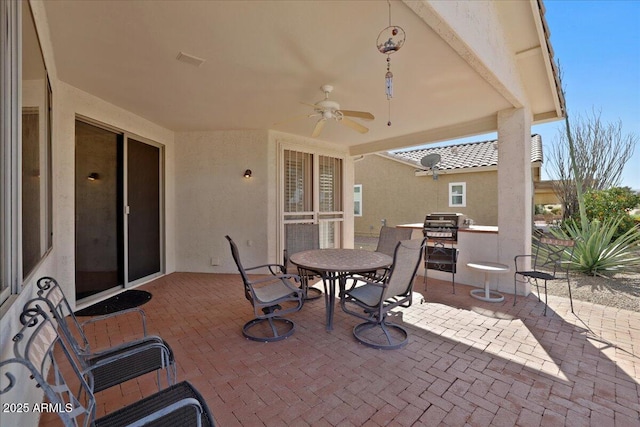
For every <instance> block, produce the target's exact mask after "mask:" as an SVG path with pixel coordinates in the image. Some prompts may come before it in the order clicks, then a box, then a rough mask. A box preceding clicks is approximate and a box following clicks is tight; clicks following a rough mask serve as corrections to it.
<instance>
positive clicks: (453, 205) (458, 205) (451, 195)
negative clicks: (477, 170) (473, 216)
mask: <svg viewBox="0 0 640 427" xmlns="http://www.w3.org/2000/svg"><path fill="white" fill-rule="evenodd" d="M458 186H459V187H462V194H458V193H454V192H453V188H454V187H458ZM454 197H462V202H461V203H455V202H454V200H453V198H454ZM449 207H450V208H466V207H467V183H466V182H450V183H449Z"/></svg>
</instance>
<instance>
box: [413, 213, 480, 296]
mask: <svg viewBox="0 0 640 427" xmlns="http://www.w3.org/2000/svg"><path fill="white" fill-rule="evenodd" d="M468 223H469V221H468V220H467V217H466V216H465V215H463V214H461V213H451V212H434V213H430V214H428V215H427V216H426V217H425V219H424V227H423V229H422V232H423V234H424V237H427V238H428V239H429V241H428V242H429V243H428V245H427V247H426V248H425V252H424V286H425V290H426V289H427V275H428V270H438V271H442V272H446V273H451V284H452V285H453V293H454V294H455V293H456V264H457V262H458V249H457V248H456V243H457V240H458V229H459V228H460V227H462V226H464V225H467V224H468Z"/></svg>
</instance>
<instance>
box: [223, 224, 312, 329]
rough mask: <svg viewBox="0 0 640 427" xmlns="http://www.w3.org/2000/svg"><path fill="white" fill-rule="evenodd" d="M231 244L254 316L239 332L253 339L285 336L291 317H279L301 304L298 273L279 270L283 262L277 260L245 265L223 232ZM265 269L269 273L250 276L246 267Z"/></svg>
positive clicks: (294, 310)
mask: <svg viewBox="0 0 640 427" xmlns="http://www.w3.org/2000/svg"><path fill="white" fill-rule="evenodd" d="M225 238H226V239H227V240H228V241H229V245H230V246H231V255H232V256H233V260H234V261H235V263H236V266H237V267H238V272H239V273H240V276H242V282H243V283H244V296H245V297H246V298H247V300H249V302H250V303H251V305H252V306H253V311H254V313H255V316H256V317H255V318H254V319H253V320H250V321H248V322H247V323H245V325H244V326H243V327H242V334H243V335H244V336H245V337H247V338H249V339H250V340H254V341H263V342H271V341H279V340H282V339H285V338H287V337H289V336H291V334H293V332H294V330H295V323H293V321H292V320H289V319H285V318H283V317H280V316H282V315H285V314H289V313H294V312H296V311H299V310H300V309H301V308H302V305H303V303H304V291H303V290H302V289H301V288H300V287H298V286H296V285H295V283H300V277H299V276H297V275H295V274H281V272H283V271H284V266H282V265H280V264H263V265H257V266H255V267H250V268H245V267H243V266H242V262H241V261H240V254H239V253H238V247H237V246H236V244H235V243H234V241H233V240H232V239H231V237H229V236H225ZM257 269H268V270H269V272H270V275H269V276H268V277H262V278H259V279H255V280H251V279H249V276H248V275H247V271H252V270H257Z"/></svg>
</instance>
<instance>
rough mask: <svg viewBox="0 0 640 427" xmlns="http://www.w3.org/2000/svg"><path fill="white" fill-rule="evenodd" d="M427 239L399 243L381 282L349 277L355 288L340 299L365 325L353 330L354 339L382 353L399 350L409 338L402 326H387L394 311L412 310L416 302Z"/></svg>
mask: <svg viewBox="0 0 640 427" xmlns="http://www.w3.org/2000/svg"><path fill="white" fill-rule="evenodd" d="M426 241H427V239H422V240H403V241H401V242H398V244H397V245H396V249H395V251H394V255H393V264H392V265H391V268H390V270H389V274H387V275H386V276H385V277H384V279H383V280H382V281H372V280H368V279H366V278H364V277H362V276H359V275H349V276H347V278H346V279H347V280H353V281H354V285H353V286H352V287H351V288H349V289H348V290H344V291H343V292H341V295H340V305H341V306H342V309H343V310H344V311H345V312H346V313H349V314H351V315H353V316H356V317H358V318H360V319H364V320H365V322H364V323H361V324H359V325H356V326H355V327H354V328H353V335H354V336H355V337H356V339H357V340H358V341H360V342H361V343H363V344H365V345H367V346H370V347H374V348H381V349H396V348H400V347H402V346H403V345H405V344H406V343H407V341H408V340H409V334H408V332H407V331H406V329H405V328H403V327H402V326H400V325H397V324H394V323H391V322H388V321H387V319H388V317H389V314H390V312H391V310H394V309H396V308H398V307H409V306H410V305H411V303H412V299H413V282H414V280H415V277H416V273H417V271H418V266H419V265H420V259H421V257H422V252H423V251H424V247H425V245H426Z"/></svg>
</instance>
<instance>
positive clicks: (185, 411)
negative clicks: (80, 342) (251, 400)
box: [0, 306, 215, 427]
mask: <svg viewBox="0 0 640 427" xmlns="http://www.w3.org/2000/svg"><path fill="white" fill-rule="evenodd" d="M21 321H22V323H23V325H24V326H23V327H22V328H21V329H20V332H19V333H18V334H16V335H15V336H14V337H13V343H14V344H13V353H14V355H13V358H11V359H8V360H4V361H3V362H1V363H0V367H1V368H2V372H3V373H4V375H5V376H6V380H4V381H3V384H7V383H8V385H6V386H5V387H3V388H2V389H1V390H0V394H5V393H10V392H11V390H12V388H13V386H14V385H15V384H16V383H17V382H18V381H19V382H20V383H21V384H26V383H27V382H28V381H29V379H28V378H30V379H33V380H35V382H36V383H37V385H36V386H37V387H40V388H41V389H42V390H43V391H44V393H45V396H46V398H47V400H48V404H49V406H48V407H49V408H53V410H55V412H57V414H58V416H59V417H60V419H61V420H62V423H63V425H64V426H74V427H77V426H92V427H107V426H109V427H111V426H132V425H136V426H141V425H148V426H167V427H174V426H178V425H179V426H194V427H195V426H203V427H205V426H214V425H215V421H214V418H213V416H212V415H211V412H210V411H209V408H208V407H207V404H206V402H205V401H204V399H203V398H202V396H201V394H200V393H199V392H198V390H196V389H195V388H194V387H193V386H192V385H191V384H189V383H188V382H186V381H184V382H181V383H178V384H174V385H172V386H170V387H167V388H165V389H163V390H161V391H159V392H157V393H155V394H153V395H151V396H148V397H146V398H143V399H142V400H139V401H137V402H135V403H133V404H131V405H129V406H125V407H123V408H121V409H118V410H116V411H115V412H112V413H109V414H107V415H105V416H103V417H101V418H98V419H96V399H95V395H94V392H93V389H92V387H91V386H90V385H89V382H90V381H91V376H92V375H93V374H92V372H91V371H88V372H83V371H81V369H80V367H79V366H78V365H77V364H76V363H75V360H76V359H75V358H74V357H73V355H72V350H71V349H70V348H69V347H68V344H67V343H66V342H65V340H62V339H61V337H60V335H59V334H58V329H57V327H56V325H55V324H54V323H53V322H52V320H51V318H50V317H49V316H48V315H47V313H45V311H44V310H43V309H42V308H41V307H40V306H36V307H30V308H27V309H26V310H25V311H23V313H22V315H21ZM21 366H22V367H21ZM25 368H26V369H25ZM28 375H29V376H28Z"/></svg>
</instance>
